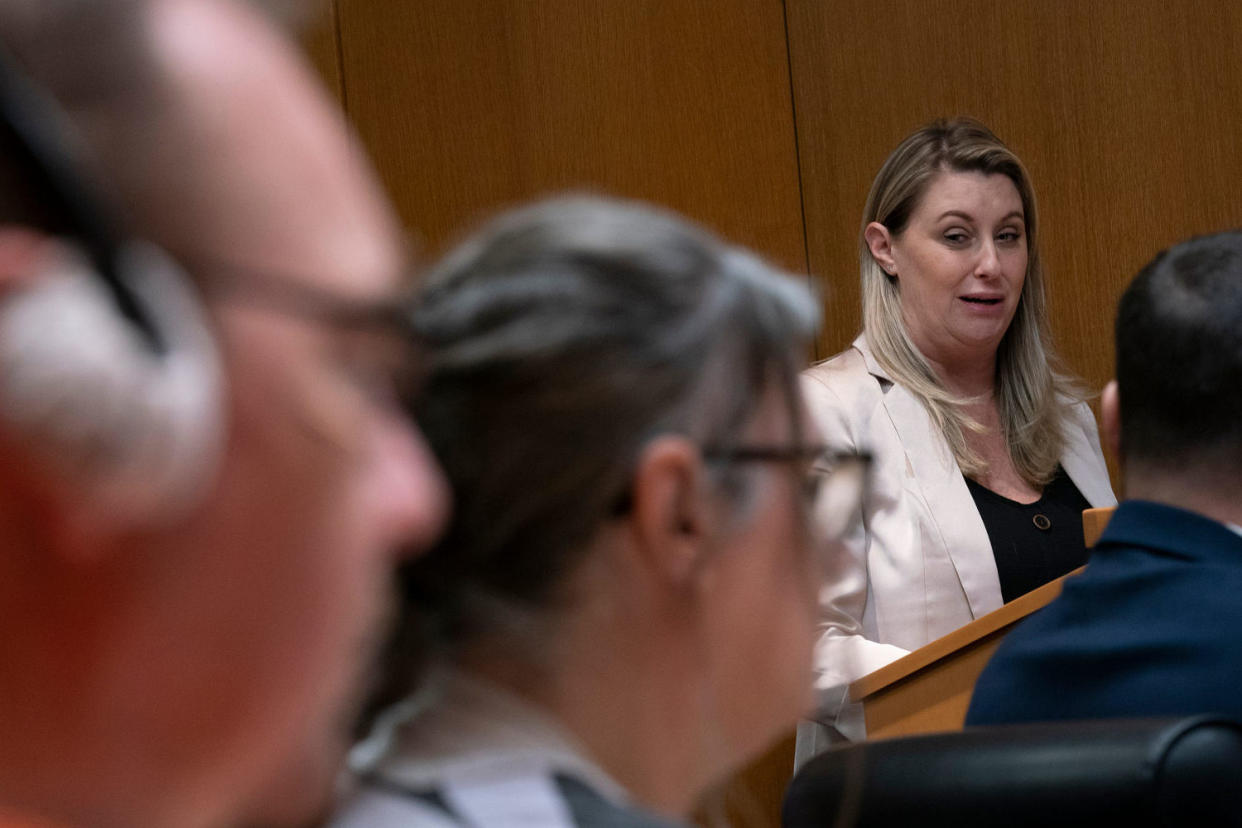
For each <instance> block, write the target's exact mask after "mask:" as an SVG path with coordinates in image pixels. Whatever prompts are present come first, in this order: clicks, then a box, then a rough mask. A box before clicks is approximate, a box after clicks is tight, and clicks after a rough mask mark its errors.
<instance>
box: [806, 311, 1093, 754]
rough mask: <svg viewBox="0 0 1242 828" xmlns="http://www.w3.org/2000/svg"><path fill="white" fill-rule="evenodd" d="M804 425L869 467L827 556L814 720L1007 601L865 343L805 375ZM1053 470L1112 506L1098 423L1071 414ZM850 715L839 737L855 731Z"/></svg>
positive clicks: (934, 453) (933, 443) (949, 473)
mask: <svg viewBox="0 0 1242 828" xmlns="http://www.w3.org/2000/svg"><path fill="white" fill-rule="evenodd" d="M802 385H803V390H804V392H805V395H806V400H807V405H808V407H809V409H810V412H811V416H812V417H813V418H814V420H815V422H816V424H817V425H818V426H819V429H820V431H821V432H822V434H823V436H824V439H825V441H826V442H827V444H828V445H830V446H833V447H838V446H839V447H842V448H851V449H866V450H869V451H870V452H871V453H872V455H873V457H874V465H873V468H872V477H871V482H870V485H869V487H868V491H867V494H866V496H865V498H864V500H863V504H862V512H863V514H862V521H861V523H860V525H859V526H858V528H857V530H856V531H855V532H854V533H853V534H852V535H851V536H850V537H847V538H846V539H845V542H844V544H843V547H844V548H843V549H842V550H835V551H834V554H833V555H832V556H831V559H832V560H831V562H830V563H829V565H828V577H827V578H826V580H825V583H824V586H823V588H822V590H821V593H820V609H821V617H820V636H819V640H818V643H817V645H816V653H815V665H816V672H817V678H816V686H817V687H818V688H819V689H820V691H821V700H820V701H821V704H822V705H823V707H822V709H821V713H823V714H828V716H829V718H828V719H827V720H828V721H831V720H832V718H831V716H832V715H833V713H834V711H836V712H840V711H841V706H842V705H843V703H844V701H845V696H844V694H845V685H847V684H848V683H849V682H852V681H854V680H855V679H857V678H859V677H861V676H864V675H866V674H867V673H870V672H872V671H873V670H876V669H878V668H880V667H883V666H884V665H885V664H888V663H889V662H891V661H893V660H895V659H897V658H899V657H900V656H903V655H905V654H906V653H907V652H908V651H910V650H913V649H916V648H918V647H922V646H923V645H924V644H927V643H928V642H930V641H933V640H934V639H937V638H939V637H940V636H942V635H945V634H946V633H949V632H952V631H953V630H955V629H957V628H958V627H960V626H962V625H963V624H966V623H967V622H969V621H972V620H973V619H975V618H978V617H979V616H981V615H984V614H986V613H989V612H991V611H992V610H994V609H996V608H998V607H999V606H1001V604H1002V603H1003V602H1002V600H1001V589H1000V580H999V578H998V576H997V573H996V560H995V558H994V557H993V555H992V545H991V543H990V542H989V540H988V534H987V530H986V529H985V528H984V526H983V519H982V518H980V517H979V511H978V509H976V508H975V503H974V499H973V498H972V497H971V495H970V491H969V489H967V488H966V480H965V478H964V477H963V476H962V473H961V471H960V470H959V469H958V466H957V462H956V460H955V459H954V458H953V454H952V452H951V451H950V449H949V446H948V443H946V442H945V440H944V437H943V436H942V434H941V433H940V431H939V429H937V428H936V426H935V425H934V424H933V423H932V420H931V417H930V416H929V415H928V413H927V409H926V408H924V407H923V404H922V403H921V402H919V400H918V399H917V398H915V397H914V396H913V395H912V394H911V393H910V392H909V391H907V390H906V389H905V388H903V387H902V386H900V385H897V384H895V383H894V382H893V381H892V380H891V379H890V378H889V377H888V375H887V374H886V373H885V372H884V370H883V369H882V368H880V366H879V364H878V363H877V362H876V360H875V357H874V356H873V355H872V353H871V350H870V348H869V347H868V345H867V341H866V337H865V335H862V336H859V337H858V339H856V340H855V341H854V344H853V347H852V348H850V349H849V350H846V351H844V352H842V353H841V354H838V355H837V356H835V357H833V358H832V359H829V360H827V361H826V362H822V363H820V364H819V365H816V366H814V367H812V368H810V369H809V370H807V371H806V372H805V374H804V375H803V378H802ZM1061 465H1062V467H1063V468H1064V469H1065V471H1066V473H1067V474H1068V475H1069V476H1070V479H1072V480H1073V481H1074V484H1075V485H1076V486H1077V487H1078V489H1079V491H1081V492H1082V494H1083V496H1084V497H1085V498H1086V499H1087V500H1088V501H1089V502H1090V503H1091V505H1092V506H1112V505H1115V504H1116V502H1117V499H1116V497H1115V496H1114V495H1113V490H1112V487H1111V485H1110V483H1109V479H1108V469H1107V468H1106V467H1105V465H1104V455H1103V452H1101V450H1100V439H1099V434H1098V432H1097V430H1096V425H1095V418H1094V417H1093V416H1092V414H1091V409H1090V408H1089V407H1088V406H1087V404H1086V403H1081V402H1080V403H1077V404H1074V405H1073V406H1072V407H1071V408H1070V410H1069V415H1068V417H1067V422H1066V426H1065V453H1064V454H1063V455H1062V456H1061ZM856 717H857V711H853V713H852V714H851V715H850V716H849V717H848V720H847V721H841V720H840V719H838V724H839V725H840V724H846V725H847V726H846V727H841V729H842V731H843V732H845V733H846V734H847V735H850V731H855V732H854V734H853V736H855V737H856V736H857V735H860V734H858V733H857V730H858V722H857V718H856Z"/></svg>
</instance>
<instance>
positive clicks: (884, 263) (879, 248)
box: [863, 221, 897, 276]
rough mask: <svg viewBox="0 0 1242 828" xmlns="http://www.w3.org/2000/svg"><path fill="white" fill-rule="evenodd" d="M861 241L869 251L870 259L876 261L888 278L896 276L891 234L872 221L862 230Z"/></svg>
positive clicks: (881, 225) (885, 228)
mask: <svg viewBox="0 0 1242 828" xmlns="http://www.w3.org/2000/svg"><path fill="white" fill-rule="evenodd" d="M863 240H864V241H865V242H867V247H868V249H870V250H871V257H872V258H873V259H875V260H876V262H877V263H878V264H879V265H880V267H881V268H883V269H884V272H885V273H887V274H888V275H889V276H896V275H897V262H896V261H895V260H894V259H893V234H892V233H890V232H889V230H888V228H887V227H885V226H884V225H883V224H880V223H879V222H878V221H873V222H871V223H870V224H868V225H867V227H866V229H864V230H863Z"/></svg>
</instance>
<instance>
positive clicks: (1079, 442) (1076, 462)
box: [1061, 411, 1117, 507]
mask: <svg viewBox="0 0 1242 828" xmlns="http://www.w3.org/2000/svg"><path fill="white" fill-rule="evenodd" d="M1086 416H1088V417H1093V416H1094V415H1092V414H1091V413H1090V411H1087V412H1086ZM1092 425H1094V423H1092ZM1092 432H1094V429H1092ZM1101 457H1102V452H1101V450H1100V449H1099V447H1098V446H1097V445H1096V444H1094V443H1092V442H1091V438H1090V436H1089V433H1088V431H1087V430H1086V429H1084V428H1082V427H1081V425H1080V424H1079V423H1078V422H1076V421H1075V422H1073V423H1072V424H1071V427H1069V428H1066V429H1065V452H1064V453H1063V454H1062V455H1061V467H1062V468H1063V469H1065V473H1066V474H1068V475H1069V477H1070V480H1073V481H1074V485H1075V486H1077V487H1078V491H1080V492H1082V496H1083V497H1085V498H1086V499H1087V502H1088V503H1090V504H1091V505H1092V506H1096V507H1099V506H1115V505H1117V498H1116V496H1115V495H1114V494H1113V485H1112V482H1111V481H1110V480H1109V479H1108V468H1107V467H1106V466H1104V464H1103V463H1102V462H1101V461H1100V458H1101Z"/></svg>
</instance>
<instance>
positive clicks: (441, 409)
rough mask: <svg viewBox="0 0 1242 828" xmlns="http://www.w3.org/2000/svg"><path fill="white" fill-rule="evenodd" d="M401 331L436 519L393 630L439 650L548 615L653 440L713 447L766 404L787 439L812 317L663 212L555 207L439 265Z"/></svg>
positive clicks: (539, 209)
mask: <svg viewBox="0 0 1242 828" xmlns="http://www.w3.org/2000/svg"><path fill="white" fill-rule="evenodd" d="M416 319H417V323H418V327H419V329H420V331H421V333H422V335H423V336H424V337H425V338H426V341H427V343H428V348H429V372H430V373H429V378H428V382H427V385H426V387H425V391H424V394H423V397H422V399H421V402H420V403H419V404H418V405H417V416H418V419H419V423H420V425H421V426H422V428H423V431H424V433H425V434H426V435H427V438H428V440H429V441H430V443H431V446H432V448H433V449H434V451H435V453H436V454H437V456H438V457H439V459H440V461H441V463H442V464H443V466H444V468H445V471H446V473H447V475H448V478H449V480H450V482H451V484H452V488H453V492H454V497H455V508H454V517H453V520H452V524H451V526H450V527H449V529H448V532H447V533H446V534H445V536H444V538H443V540H442V541H441V543H440V544H439V545H438V547H437V548H436V549H434V550H433V551H432V552H431V553H429V554H428V555H426V556H424V557H422V558H420V559H418V560H416V561H413V562H411V563H410V564H409V565H408V567H407V571H406V572H405V574H404V586H405V589H406V592H407V600H408V604H407V609H408V612H409V613H410V614H413V615H417V616H419V618H421V619H426V618H428V617H435V618H437V619H438V621H439V622H440V623H439V625H438V627H437V629H436V630H435V636H434V637H436V638H440V639H448V638H455V637H468V636H470V635H472V634H476V633H479V632H485V631H486V632H497V631H501V630H502V629H503V628H504V627H505V626H507V625H511V622H516V623H517V624H520V623H522V622H521V619H522V618H529V617H531V616H532V615H534V616H539V615H541V614H543V611H546V610H548V609H549V608H553V607H555V606H557V605H558V603H559V602H560V600H561V599H562V598H563V597H564V596H563V595H562V594H561V592H560V589H559V588H560V587H561V586H562V584H563V583H564V581H565V578H566V576H567V575H568V574H569V573H570V572H572V571H573V570H574V568H575V565H576V564H577V563H578V561H579V560H580V557H581V556H582V555H583V554H584V553H585V551H586V548H587V547H588V544H589V541H590V540H591V539H592V538H593V537H594V535H595V533H596V532H597V531H598V529H599V528H600V526H601V524H602V523H603V522H604V521H605V520H606V519H607V518H608V517H610V516H611V515H613V514H615V513H616V510H617V508H618V504H619V503H622V502H623V501H624V499H625V497H626V496H627V495H628V493H629V487H630V484H631V475H632V473H633V468H634V465H635V463H636V462H637V460H638V458H639V456H640V453H641V451H642V449H643V447H644V446H645V445H646V444H647V443H648V442H649V441H650V440H651V439H652V438H653V437H655V436H657V435H660V434H669V433H672V434H679V435H684V436H686V437H688V438H690V439H692V440H695V441H697V442H698V443H699V444H700V445H708V444H715V445H728V444H730V443H732V442H734V441H736V439H737V438H738V436H739V432H740V430H741V428H742V427H743V426H744V425H745V424H746V423H747V422H748V421H749V420H750V419H751V418H752V417H753V416H754V414H755V412H756V409H757V407H758V406H759V404H760V400H761V398H762V396H763V395H764V393H765V392H767V391H769V390H770V389H772V388H774V387H775V388H778V389H780V390H781V391H782V393H783V394H784V396H785V399H786V400H788V401H789V410H790V416H791V419H792V420H793V422H794V428H795V434H796V435H797V434H800V433H801V426H802V423H801V406H800V404H798V403H797V399H798V398H797V393H798V392H797V374H798V371H799V369H800V368H801V367H802V365H803V363H804V357H805V354H806V353H807V348H808V346H809V342H810V338H811V336H812V335H813V333H814V331H815V330H816V328H817V327H818V322H819V306H818V302H817V301H816V300H815V298H814V296H813V294H812V293H811V291H810V290H809V288H808V287H807V285H806V283H805V281H804V280H802V281H800V280H797V279H795V278H791V277H788V276H786V275H785V274H782V273H779V272H777V271H776V270H774V269H772V268H771V267H769V266H768V265H766V264H764V263H763V262H761V261H760V260H759V259H758V258H756V257H755V256H754V255H752V254H750V253H748V252H746V251H744V250H741V249H738V248H736V247H731V246H729V245H727V244H725V243H723V242H721V241H720V240H718V239H717V238H715V237H713V236H711V235H710V234H708V233H707V232H705V231H703V230H702V229H700V228H698V227H695V226H692V225H691V224H689V223H687V222H686V221H684V220H682V219H680V218H678V217H676V216H674V215H672V214H670V213H667V212H663V211H660V210H656V209H654V208H652V207H648V206H645V205H641V204H636V203H625V202H617V201H606V200H602V199H596V198H589V197H573V198H565V199H561V200H553V201H549V202H545V203H541V204H536V205H534V206H531V207H527V208H524V209H519V210H516V211H513V212H511V213H508V214H506V215H503V216H501V217H500V218H499V219H497V220H496V221H495V222H493V223H492V224H490V225H489V226H487V227H486V228H485V229H483V230H482V231H481V232H480V233H478V234H477V235H476V236H474V237H473V238H471V239H469V240H468V241H466V242H465V243H464V244H462V245H461V246H460V247H458V248H457V249H456V250H455V251H453V252H452V253H451V254H449V255H448V257H447V258H445V259H444V260H443V262H442V263H441V264H440V265H439V266H438V267H436V268H435V269H434V270H433V272H432V273H431V275H430V277H429V279H428V282H427V284H426V289H425V293H424V295H423V297H422V301H421V303H420V305H419V307H418V309H417V312H416ZM717 482H718V484H720V485H724V484H723V481H721V480H719V479H718V480H717ZM726 488H727V487H726ZM733 493H734V494H735V493H736V492H733Z"/></svg>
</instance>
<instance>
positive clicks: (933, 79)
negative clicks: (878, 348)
mask: <svg viewBox="0 0 1242 828" xmlns="http://www.w3.org/2000/svg"><path fill="white" fill-rule="evenodd" d="M786 5H787V13H788V16H789V46H790V54H791V65H792V67H793V83H794V100H795V111H796V113H797V127H798V139H799V147H800V158H801V166H802V177H803V178H802V183H803V192H804V206H805V211H806V220H807V248H808V257H809V261H810V266H811V270H812V272H813V273H816V274H819V275H820V276H821V277H822V278H823V279H824V280H825V281H826V282H827V283H828V284H829V285H830V286H831V288H832V296H833V302H832V303H831V304H830V305H829V308H828V320H829V324H828V326H827V329H826V331H825V333H824V336H823V338H822V341H821V345H822V351H823V353H825V354H829V353H835V352H836V351H838V350H840V349H841V348H842V347H844V346H845V345H847V344H848V342H849V340H850V338H851V337H852V336H853V335H854V333H855V332H856V330H857V329H858V325H859V323H858V318H859V317H858V285H857V281H858V276H857V247H856V245H857V241H856V239H857V233H858V225H859V219H860V217H861V214H862V207H863V201H864V200H865V198H866V194H867V189H868V187H869V186H870V183H871V179H872V177H873V176H874V174H875V172H876V171H877V170H878V169H879V166H880V164H881V163H882V162H883V160H884V158H885V157H886V155H887V154H888V152H889V151H890V150H891V149H892V148H893V147H894V146H895V145H896V144H897V143H898V142H899V141H900V140H901V138H903V137H904V136H905V135H906V134H908V133H909V132H910V131H912V130H913V129H914V128H916V127H917V126H919V125H920V124H922V123H924V122H926V121H928V120H930V119H932V118H934V117H937V116H942V115H955V114H968V115H973V116H975V117H978V118H980V119H982V120H983V121H984V122H986V123H988V124H989V125H990V126H991V127H992V128H993V129H994V130H995V131H996V132H997V134H999V135H1000V136H1001V138H1002V139H1003V140H1005V141H1006V143H1008V144H1009V145H1010V146H1011V147H1012V148H1013V149H1014V150H1015V151H1016V152H1017V153H1018V154H1019V155H1020V156H1021V157H1022V158H1023V160H1024V161H1025V162H1026V164H1027V166H1028V168H1029V169H1030V171H1031V175H1032V178H1033V179H1034V182H1035V187H1036V190H1037V193H1038V197H1039V202H1040V212H1041V219H1042V226H1043V251H1044V255H1045V263H1046V267H1047V270H1048V274H1049V289H1050V293H1051V309H1052V327H1053V332H1054V335H1055V336H1056V341H1057V345H1058V348H1059V350H1060V351H1061V353H1062V355H1063V356H1064V357H1065V359H1066V361H1067V363H1068V364H1069V367H1070V368H1071V369H1072V370H1074V371H1076V372H1077V373H1079V374H1080V375H1081V376H1082V377H1083V378H1084V379H1085V380H1086V381H1087V382H1088V383H1089V384H1090V386H1091V387H1092V388H1094V389H1098V388H1100V387H1101V386H1102V384H1103V383H1104V382H1105V381H1106V380H1107V378H1108V377H1109V376H1110V375H1111V373H1112V318H1113V310H1114V306H1115V303H1116V299H1117V297H1118V296H1119V295H1120V293H1121V291H1122V289H1123V288H1124V286H1125V284H1126V283H1127V282H1128V280H1129V278H1130V277H1131V276H1132V275H1133V274H1134V273H1135V272H1136V271H1137V270H1138V268H1139V267H1140V266H1141V265H1142V264H1143V263H1145V262H1146V261H1147V260H1148V259H1149V258H1150V257H1151V256H1152V255H1153V254H1155V253H1156V252H1157V251H1158V250H1159V249H1161V248H1162V247H1164V246H1167V245H1168V244H1170V243H1172V242H1175V241H1177V240H1179V239H1181V238H1183V237H1185V236H1188V235H1192V234H1199V233H1204V232H1209V231H1212V230H1217V229H1221V228H1224V227H1228V226H1234V225H1238V224H1242V198H1239V197H1238V183H1237V182H1239V181H1242V141H1239V140H1238V137H1237V131H1238V130H1237V127H1238V125H1239V115H1238V114H1237V110H1238V102H1239V101H1242V70H1240V69H1239V63H1238V55H1239V54H1240V53H1242V52H1240V47H1242V4H1238V3H1236V2H1233V0H1195V2H1187V3H1168V2H1165V0H1110V2H1102V0H1093V1H1092V2H1080V0H1006V1H1005V2H996V1H995V0H986V2H984V0H919V2H909V0H832V2H827V0H787V4H786Z"/></svg>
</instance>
